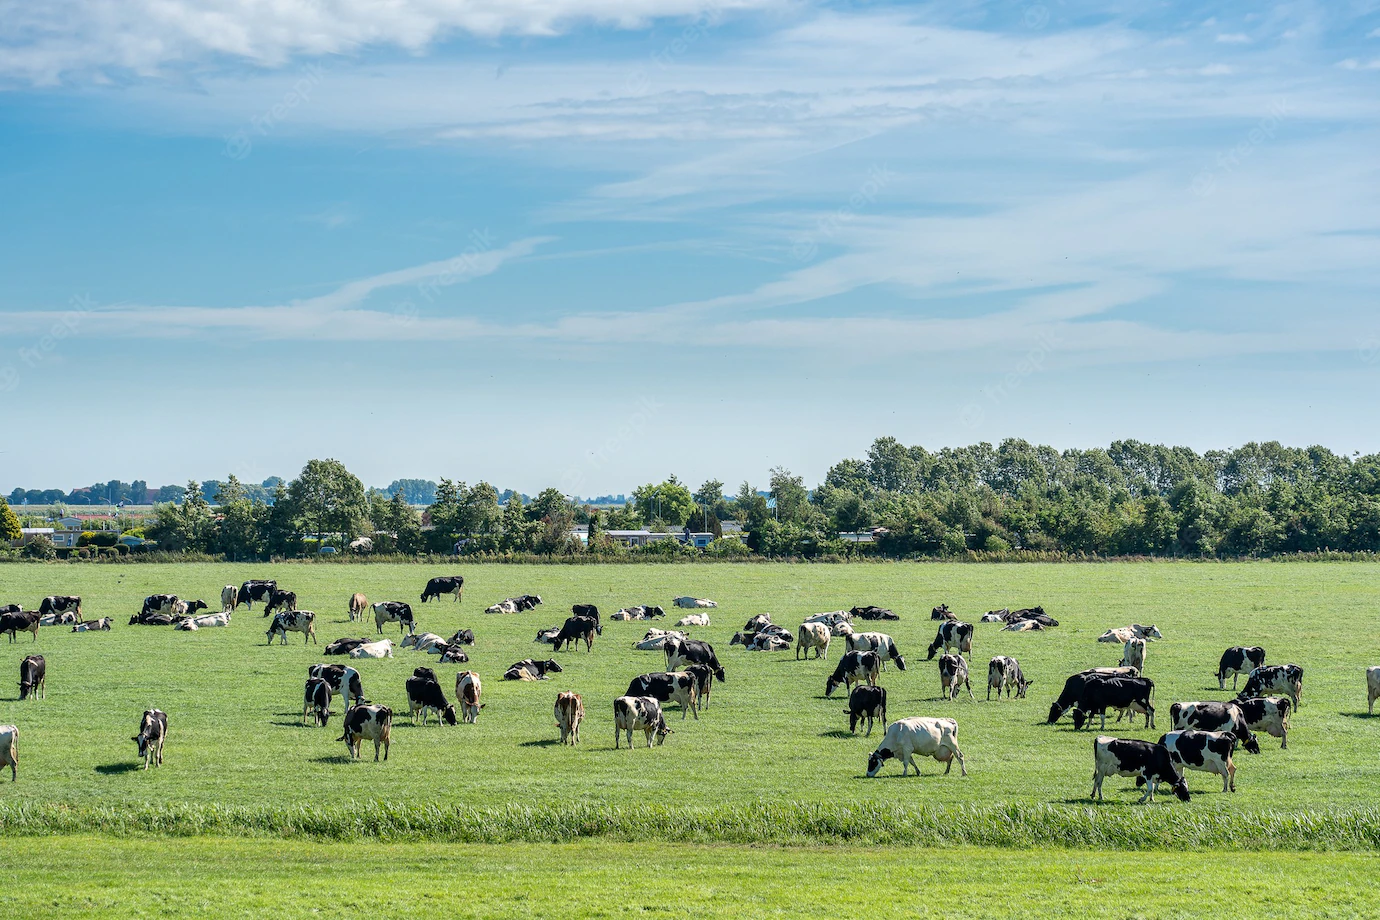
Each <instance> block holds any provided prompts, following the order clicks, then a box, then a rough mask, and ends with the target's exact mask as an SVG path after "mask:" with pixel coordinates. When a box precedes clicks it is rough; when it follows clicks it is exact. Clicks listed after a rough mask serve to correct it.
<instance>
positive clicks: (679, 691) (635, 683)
mask: <svg viewBox="0 0 1380 920" xmlns="http://www.w3.org/2000/svg"><path fill="white" fill-rule="evenodd" d="M624 695H625V696H637V697H644V696H649V697H652V698H653V699H655V700H657V701H658V702H662V703H678V704H679V705H680V717H681V719H682V720H684V719H685V713H686V712H687V711H689V712H690V713H692V714H693V715H694V716H695V721H696V722H698V721H699V719H700V710H699V705H698V694H697V692H696V688H695V677H694V675H692V674H681V673H679V672H676V671H667V672H666V673H664V674H643V675H642V676H641V677H634V678H633V679H632V682H631V683H629V684H628V692H627V693H626V694H624Z"/></svg>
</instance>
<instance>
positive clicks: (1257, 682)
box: [1236, 664, 1303, 709]
mask: <svg viewBox="0 0 1380 920" xmlns="http://www.w3.org/2000/svg"><path fill="white" fill-rule="evenodd" d="M1266 693H1283V694H1284V695H1285V696H1287V697H1289V701H1290V702H1291V703H1293V704H1294V708H1295V709H1298V708H1299V705H1300V704H1299V697H1301V696H1303V668H1302V667H1300V666H1299V665H1296V664H1272V665H1267V666H1265V667H1263V668H1256V669H1255V670H1254V671H1252V672H1251V674H1250V676H1249V677H1247V678H1246V687H1245V689H1243V690H1242V691H1241V693H1240V694H1239V695H1238V696H1237V697H1236V698H1237V699H1238V700H1247V699H1250V698H1251V697H1254V696H1264V695H1265V694H1266Z"/></svg>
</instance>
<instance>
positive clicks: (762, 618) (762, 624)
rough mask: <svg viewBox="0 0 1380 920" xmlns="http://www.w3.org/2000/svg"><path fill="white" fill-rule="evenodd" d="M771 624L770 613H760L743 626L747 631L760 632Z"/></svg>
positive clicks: (744, 630)
mask: <svg viewBox="0 0 1380 920" xmlns="http://www.w3.org/2000/svg"><path fill="white" fill-rule="evenodd" d="M770 625H771V614H770V613H759V614H757V615H756V616H755V617H753V618H752V619H750V620H748V621H747V623H746V624H745V625H744V626H743V632H745V633H759V632H761V631H762V630H764V629H766V628H767V627H768V626H770Z"/></svg>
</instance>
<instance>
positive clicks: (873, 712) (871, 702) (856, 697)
mask: <svg viewBox="0 0 1380 920" xmlns="http://www.w3.org/2000/svg"><path fill="white" fill-rule="evenodd" d="M844 713H845V714H846V715H847V716H848V731H849V732H850V733H852V734H857V732H858V725H859V724H860V723H861V722H862V720H863V719H866V720H867V737H869V738H870V737H872V722H873V720H874V719H881V720H882V729H883V730H885V729H886V687H871V686H868V685H867V684H859V685H858V686H856V687H854V688H853V690H852V692H851V693H849V694H848V708H847V709H845V710H844Z"/></svg>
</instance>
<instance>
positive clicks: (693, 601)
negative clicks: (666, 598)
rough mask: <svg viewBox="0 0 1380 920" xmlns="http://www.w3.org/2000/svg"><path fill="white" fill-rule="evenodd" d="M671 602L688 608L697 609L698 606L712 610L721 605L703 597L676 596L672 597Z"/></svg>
mask: <svg viewBox="0 0 1380 920" xmlns="http://www.w3.org/2000/svg"><path fill="white" fill-rule="evenodd" d="M671 603H673V604H675V605H676V606H677V607H680V608H682V609H686V610H695V609H697V608H698V609H700V610H712V609H713V608H715V607H717V606H719V605H718V604H716V603H714V602H713V601H711V600H706V599H704V598H702V597H674V598H672V599H671Z"/></svg>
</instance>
